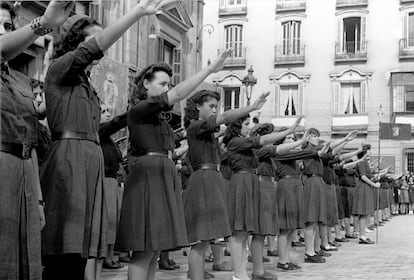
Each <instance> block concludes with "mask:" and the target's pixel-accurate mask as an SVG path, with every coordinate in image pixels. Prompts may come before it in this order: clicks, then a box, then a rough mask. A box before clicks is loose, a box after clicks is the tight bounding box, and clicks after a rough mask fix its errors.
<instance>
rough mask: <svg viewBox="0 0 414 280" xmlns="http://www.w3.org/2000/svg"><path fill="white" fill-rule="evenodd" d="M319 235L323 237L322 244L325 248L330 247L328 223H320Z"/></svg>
mask: <svg viewBox="0 0 414 280" xmlns="http://www.w3.org/2000/svg"><path fill="white" fill-rule="evenodd" d="M319 236H320V237H321V245H322V246H323V247H325V248H328V247H329V244H328V226H327V225H323V224H319ZM319 249H320V248H319V247H318V251H319ZM315 250H316V248H315Z"/></svg>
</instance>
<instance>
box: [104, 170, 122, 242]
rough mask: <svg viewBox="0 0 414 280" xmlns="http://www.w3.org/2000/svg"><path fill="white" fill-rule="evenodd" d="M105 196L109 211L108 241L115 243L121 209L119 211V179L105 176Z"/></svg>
mask: <svg viewBox="0 0 414 280" xmlns="http://www.w3.org/2000/svg"><path fill="white" fill-rule="evenodd" d="M104 188H105V191H104V198H105V203H106V209H107V211H108V218H107V229H106V235H107V243H108V244H109V245H114V244H115V239H116V229H117V226H118V222H119V219H118V217H119V211H118V203H117V201H118V189H119V186H118V181H117V180H116V179H115V178H111V177H105V178H104Z"/></svg>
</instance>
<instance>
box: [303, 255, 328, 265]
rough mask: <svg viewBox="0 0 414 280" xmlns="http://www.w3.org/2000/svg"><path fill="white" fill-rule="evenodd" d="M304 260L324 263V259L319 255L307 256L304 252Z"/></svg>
mask: <svg viewBox="0 0 414 280" xmlns="http://www.w3.org/2000/svg"><path fill="white" fill-rule="evenodd" d="M305 262H307V263H324V262H326V260H325V259H324V258H322V257H321V256H318V255H314V256H309V255H308V254H305Z"/></svg>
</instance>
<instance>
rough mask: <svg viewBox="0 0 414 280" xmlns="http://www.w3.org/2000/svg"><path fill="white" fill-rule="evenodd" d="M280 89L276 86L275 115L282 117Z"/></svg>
mask: <svg viewBox="0 0 414 280" xmlns="http://www.w3.org/2000/svg"><path fill="white" fill-rule="evenodd" d="M279 108H280V87H279V85H275V115H276V116H280V109H279Z"/></svg>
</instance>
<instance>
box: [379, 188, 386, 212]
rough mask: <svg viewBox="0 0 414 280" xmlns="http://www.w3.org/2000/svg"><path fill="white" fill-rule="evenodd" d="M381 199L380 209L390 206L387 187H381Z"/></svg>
mask: <svg viewBox="0 0 414 280" xmlns="http://www.w3.org/2000/svg"><path fill="white" fill-rule="evenodd" d="M379 195H380V201H379V209H385V208H387V207H388V197H387V190H386V189H379Z"/></svg>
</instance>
